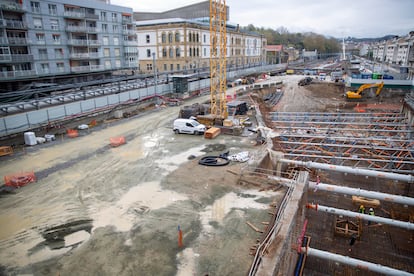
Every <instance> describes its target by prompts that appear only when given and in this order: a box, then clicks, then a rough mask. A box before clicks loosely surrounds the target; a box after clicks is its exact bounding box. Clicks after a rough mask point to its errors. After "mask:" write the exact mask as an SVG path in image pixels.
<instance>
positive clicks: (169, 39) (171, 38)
mask: <svg viewBox="0 0 414 276" xmlns="http://www.w3.org/2000/svg"><path fill="white" fill-rule="evenodd" d="M172 42H173V34H172V33H168V43H172Z"/></svg>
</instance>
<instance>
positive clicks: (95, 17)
mask: <svg viewBox="0 0 414 276" xmlns="http://www.w3.org/2000/svg"><path fill="white" fill-rule="evenodd" d="M85 19H92V20H98V19H99V15H97V14H94V13H85Z"/></svg>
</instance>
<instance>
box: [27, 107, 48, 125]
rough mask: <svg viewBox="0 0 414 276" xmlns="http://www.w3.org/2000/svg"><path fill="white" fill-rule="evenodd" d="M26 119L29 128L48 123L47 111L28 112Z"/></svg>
mask: <svg viewBox="0 0 414 276" xmlns="http://www.w3.org/2000/svg"><path fill="white" fill-rule="evenodd" d="M26 117H27V123H28V124H29V127H31V126H38V125H39V124H40V123H43V122H47V121H48V117H47V113H46V110H36V111H31V112H28V113H27V116H26Z"/></svg>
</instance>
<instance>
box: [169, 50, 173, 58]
mask: <svg viewBox="0 0 414 276" xmlns="http://www.w3.org/2000/svg"><path fill="white" fill-rule="evenodd" d="M169 57H170V58H173V57H174V49H173V48H170V50H169Z"/></svg>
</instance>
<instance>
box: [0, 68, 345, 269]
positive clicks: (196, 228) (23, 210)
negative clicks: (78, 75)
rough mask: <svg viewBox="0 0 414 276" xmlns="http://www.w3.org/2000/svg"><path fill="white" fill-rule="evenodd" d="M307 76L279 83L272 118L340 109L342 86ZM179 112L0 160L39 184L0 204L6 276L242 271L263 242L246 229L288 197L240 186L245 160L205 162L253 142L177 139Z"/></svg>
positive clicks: (1, 265)
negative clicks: (118, 142)
mask: <svg viewBox="0 0 414 276" xmlns="http://www.w3.org/2000/svg"><path fill="white" fill-rule="evenodd" d="M302 77H303V76H277V77H272V80H271V81H274V80H277V81H280V80H282V81H283V90H284V96H283V97H282V99H281V101H280V102H279V103H278V104H277V106H276V107H271V108H269V110H268V111H274V110H279V111H329V110H335V109H337V108H339V107H341V104H342V105H343V104H344V99H343V98H342V97H341V95H342V93H343V91H341V88H338V87H337V86H334V84H332V85H331V84H329V85H328V84H326V85H325V86H324V85H319V84H316V85H315V86H309V87H308V86H306V87H300V86H298V85H297V82H298V81H299V80H300V79H301V78H302ZM319 87H323V89H320V88H319ZM229 93H230V94H232V93H233V92H232V91H229ZM315 95H316V96H315ZM327 95H328V96H327ZM207 99H208V96H204V97H200V98H197V99H194V100H192V102H202V101H204V100H207ZM192 102H186V103H185V104H191V103H192ZM179 108H180V107H166V108H159V109H154V110H152V111H148V112H146V113H145V114H140V115H139V116H136V117H131V118H128V119H123V120H120V121H113V122H109V123H106V124H103V125H100V126H99V127H98V128H96V129H91V130H85V131H84V132H82V133H81V137H78V138H75V139H69V138H66V137H64V136H59V137H58V139H57V140H56V141H54V142H51V143H49V144H44V145H42V146H34V147H24V148H23V150H22V151H19V152H17V153H16V154H15V155H14V156H12V157H7V158H2V159H0V173H1V175H7V174H10V173H16V172H21V171H34V172H35V173H36V176H37V178H38V181H37V182H36V183H33V184H29V185H27V186H25V187H23V188H21V189H18V190H16V191H15V193H13V194H8V195H2V197H1V198H0V224H1V225H2V227H1V228H0V275H2V274H3V275H16V274H33V275H183V276H184V275H207V274H208V275H243V274H246V272H247V271H248V269H249V266H250V263H251V260H252V256H251V255H249V248H250V247H251V246H252V245H254V243H255V241H256V239H258V238H259V237H260V234H259V233H257V232H255V231H254V230H253V229H252V228H250V227H249V226H248V225H247V224H246V222H247V221H249V222H251V223H252V224H254V225H256V226H257V227H259V228H264V227H263V225H261V222H263V221H268V220H269V219H270V216H269V214H268V209H269V204H270V203H271V202H273V201H275V200H276V199H278V198H280V197H281V196H282V194H281V193H282V191H279V192H272V191H259V190H258V188H257V187H246V186H240V185H238V184H237V177H236V175H234V174H232V173H229V171H228V170H233V171H237V170H238V169H239V168H240V166H242V164H239V163H231V164H230V165H229V166H224V167H205V166H201V165H199V164H198V160H199V158H200V157H201V156H204V155H206V154H213V155H216V154H219V153H222V152H225V151H230V154H233V153H238V152H241V151H249V153H251V154H253V153H255V152H256V151H257V150H258V147H257V146H256V145H255V138H256V135H255V134H254V133H253V132H247V133H245V135H243V136H228V135H220V136H219V137H217V138H216V139H214V140H208V139H204V138H203V137H202V136H193V135H175V134H173V132H172V129H171V128H172V127H171V125H172V121H173V119H174V118H176V117H177V115H178V111H179ZM120 135H123V136H125V137H126V140H127V143H126V144H125V145H122V146H120V147H118V148H111V147H110V146H109V138H110V137H115V136H120ZM178 226H180V229H182V231H183V246H182V247H179V246H178Z"/></svg>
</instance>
